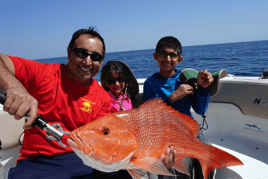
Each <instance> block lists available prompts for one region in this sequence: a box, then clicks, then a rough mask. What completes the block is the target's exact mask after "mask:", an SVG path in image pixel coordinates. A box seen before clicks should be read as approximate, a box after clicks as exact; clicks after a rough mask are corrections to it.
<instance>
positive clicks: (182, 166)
mask: <svg viewBox="0 0 268 179" xmlns="http://www.w3.org/2000/svg"><path fill="white" fill-rule="evenodd" d="M190 162H191V158H190V157H184V158H181V159H178V158H177V162H176V163H175V164H174V165H173V166H172V167H173V168H174V169H175V170H177V171H178V172H181V173H184V174H187V175H189V176H190V174H189V167H188V166H189V164H190Z"/></svg>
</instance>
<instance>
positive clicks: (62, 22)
mask: <svg viewBox="0 0 268 179" xmlns="http://www.w3.org/2000/svg"><path fill="white" fill-rule="evenodd" d="M0 4H1V10H0V23H1V27H0V53H4V54H9V55H14V56H20V57H24V58H30V59H41V58H52V57H63V56H67V46H68V44H69V41H70V40H71V36H72V34H73V33H74V32H75V31H76V30H78V29H81V28H88V27H89V26H94V27H96V29H97V31H98V32H99V33H100V34H101V35H102V36H103V38H104V40H105V43H106V48H107V52H118V51H130V50H141V49H154V48H155V45H156V43H157V41H158V40H159V39H160V38H161V37H163V36H168V35H171V36H174V37H176V38H178V39H179V40H180V41H181V43H182V45H183V46H192V45H205V44H218V43H229V42H245V41H258V40H268V20H267V18H268V1H267V0H224V1H216V0H189V1H186V0H183V1H182V0H165V1H164V0H147V1H146V0H135V1H130V0H95V1H92V0H81V1H80V0H76V1H74V0H64V1H63V0H58V1H57V0H53V1H52V0H46V1H37V0H23V1H21V0H9V1H1V3H0Z"/></svg>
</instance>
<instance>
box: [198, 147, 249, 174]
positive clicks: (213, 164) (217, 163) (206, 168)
mask: <svg viewBox="0 0 268 179" xmlns="http://www.w3.org/2000/svg"><path fill="white" fill-rule="evenodd" d="M210 151H211V152H210V153H211V155H210V157H209V159H208V160H206V161H200V160H199V162H200V163H201V166H202V171H203V175H204V178H208V175H209V174H210V172H211V171H212V170H214V169H215V168H224V167H228V166H235V165H244V164H243V162H241V161H240V160H239V159H238V158H236V157H235V156H233V155H231V154H229V153H227V152H225V151H223V150H221V149H218V148H216V147H214V146H210Z"/></svg>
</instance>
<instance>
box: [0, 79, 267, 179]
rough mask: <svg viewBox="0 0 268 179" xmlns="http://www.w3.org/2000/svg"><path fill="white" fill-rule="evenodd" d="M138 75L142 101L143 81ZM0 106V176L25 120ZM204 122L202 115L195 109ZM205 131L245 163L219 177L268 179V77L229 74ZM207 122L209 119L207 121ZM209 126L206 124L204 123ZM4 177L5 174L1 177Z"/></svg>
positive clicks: (18, 142) (211, 107) (15, 153)
mask: <svg viewBox="0 0 268 179" xmlns="http://www.w3.org/2000/svg"><path fill="white" fill-rule="evenodd" d="M144 81H145V79H139V80H138V82H139V88H140V94H139V95H138V96H137V103H138V104H141V103H142V94H143V83H144ZM1 107H2V106H0V121H1V122H0V123H1V125H0V139H1V141H2V150H1V151H0V156H1V160H0V166H1V164H2V170H0V179H2V178H3V179H5V178H6V177H7V172H8V170H9V168H10V167H13V166H15V165H16V159H17V158H18V156H19V150H20V148H21V143H22V139H21V135H22V134H23V129H22V126H23V122H24V121H23V120H20V121H16V120H14V118H13V117H12V116H10V115H8V114H7V113H5V112H3V110H1ZM192 113H193V115H194V118H195V119H196V120H197V121H198V122H199V123H200V125H202V124H203V118H202V117H201V116H200V115H197V114H196V113H195V112H194V111H192ZM205 115H206V122H207V125H208V128H207V130H203V134H204V135H205V136H206V138H207V139H208V140H209V141H210V142H211V144H212V145H213V146H215V147H218V148H220V149H222V150H225V151H227V152H228V153H230V154H232V155H234V156H236V157H238V158H239V159H240V160H241V161H242V162H243V163H244V165H242V166H232V167H227V168H223V169H218V170H217V173H216V178H217V179H268V171H267V170H268V155H267V154H268V79H262V78H261V77H241V76H232V75H228V76H227V77H225V78H223V79H221V80H220V91H219V93H218V94H217V95H216V96H213V97H211V99H210V104H209V107H208V110H207V112H206V114H205ZM204 124H206V123H204ZM204 127H205V128H206V125H204ZM1 177H2V178H1Z"/></svg>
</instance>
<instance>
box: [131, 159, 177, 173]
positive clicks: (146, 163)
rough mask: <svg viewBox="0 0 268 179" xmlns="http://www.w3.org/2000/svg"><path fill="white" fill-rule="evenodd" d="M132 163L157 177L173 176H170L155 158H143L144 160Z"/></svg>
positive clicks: (161, 163) (136, 160)
mask: <svg viewBox="0 0 268 179" xmlns="http://www.w3.org/2000/svg"><path fill="white" fill-rule="evenodd" d="M132 163H133V164H134V165H135V166H136V167H139V168H141V169H143V170H146V171H148V172H150V173H155V174H158V175H168V176H175V175H173V174H171V173H170V172H169V171H168V170H167V169H166V167H165V165H164V164H163V162H162V161H161V160H159V159H157V158H145V159H135V160H133V161H132Z"/></svg>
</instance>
